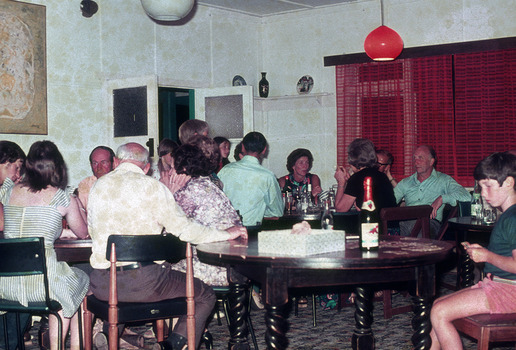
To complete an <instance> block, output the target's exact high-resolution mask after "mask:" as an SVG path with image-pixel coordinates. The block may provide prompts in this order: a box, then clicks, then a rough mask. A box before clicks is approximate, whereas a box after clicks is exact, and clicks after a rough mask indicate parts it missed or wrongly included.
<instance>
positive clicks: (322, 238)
mask: <svg viewBox="0 0 516 350" xmlns="http://www.w3.org/2000/svg"><path fill="white" fill-rule="evenodd" d="M345 244H346V236H345V232H344V231H338V230H335V231H334V230H312V231H311V233H310V234H308V235H301V234H292V233H291V230H274V231H260V232H258V252H259V253H272V254H278V255H288V256H293V255H298V256H299V255H313V254H322V253H329V252H336V251H343V250H344V249H345V247H346V246H345Z"/></svg>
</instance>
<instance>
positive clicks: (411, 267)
mask: <svg viewBox="0 0 516 350" xmlns="http://www.w3.org/2000/svg"><path fill="white" fill-rule="evenodd" d="M452 248H453V244H451V243H448V242H441V241H434V240H428V239H422V238H409V237H400V236H382V237H381V241H380V249H379V250H378V251H377V252H370V253H368V252H362V251H361V250H360V249H359V247H358V239H356V238H355V239H347V240H346V245H345V250H344V251H339V252H333V253H325V254H318V255H308V256H285V255H282V254H271V253H267V254H265V253H263V252H260V250H259V247H258V238H256V237H251V238H249V240H248V241H245V240H241V239H239V240H234V241H226V242H218V243H209V244H200V245H198V246H197V256H198V257H199V259H200V260H201V261H202V262H205V263H209V264H215V265H227V264H229V265H231V266H232V267H233V268H234V269H236V270H237V271H238V272H240V273H241V274H243V275H245V276H247V277H248V278H249V279H251V280H253V281H257V282H259V283H260V284H261V287H262V293H263V299H264V302H265V307H266V316H265V322H266V324H267V330H266V335H265V341H266V344H267V348H268V349H286V348H287V347H288V339H287V336H286V335H287V329H288V323H287V319H286V305H287V303H288V300H289V295H288V290H289V288H302V287H315V286H317V287H319V286H339V285H351V286H354V288H355V293H356V294H357V297H356V299H355V330H354V333H353V336H352V340H351V346H352V348H353V349H374V348H375V340H374V336H373V332H372V330H371V325H372V322H373V317H372V305H373V304H372V298H373V285H374V286H375V287H376V288H378V285H379V284H380V285H382V284H385V285H388V284H389V283H394V282H404V281H411V282H413V285H414V287H415V288H414V295H413V302H414V306H415V308H414V318H413V327H414V335H413V337H412V342H413V344H414V348H415V349H428V348H429V347H430V344H431V341H430V336H429V331H430V328H431V326H430V320H429V316H430V313H429V310H430V306H431V303H432V301H433V298H434V296H435V291H436V272H435V271H436V264H437V263H439V262H440V261H443V260H445V259H447V258H448V257H449V256H450V255H451V251H452ZM285 249H288V247H285ZM383 289H385V288H383ZM231 293H232V294H233V295H232V300H234V302H233V303H232V304H231V310H230V320H231V322H230V323H231V324H232V327H231V329H230V332H231V339H230V341H229V348H231V347H232V346H235V345H237V347H236V348H238V349H241V348H242V349H243V348H246V347H248V345H247V325H246V322H245V320H246V317H247V308H246V302H245V293H246V286H244V285H237V284H232V285H231ZM246 345H247V346H246Z"/></svg>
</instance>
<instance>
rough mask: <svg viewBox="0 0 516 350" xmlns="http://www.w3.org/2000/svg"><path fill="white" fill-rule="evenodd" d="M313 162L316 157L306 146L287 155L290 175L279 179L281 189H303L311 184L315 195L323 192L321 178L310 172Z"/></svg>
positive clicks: (292, 190) (289, 190) (290, 190)
mask: <svg viewBox="0 0 516 350" xmlns="http://www.w3.org/2000/svg"><path fill="white" fill-rule="evenodd" d="M313 162H314V157H313V156H312V153H311V152H310V151H309V150H307V149H305V148H298V149H295V150H293V151H292V152H291V153H290V154H289V155H288V157H287V170H288V175H285V176H282V177H280V178H279V179H278V182H279V185H280V188H281V190H282V191H284V192H286V191H288V192H294V191H303V190H304V188H305V187H307V186H308V184H310V185H311V186H312V195H313V196H314V197H316V196H317V195H318V194H319V193H321V191H322V188H321V179H319V176H317V175H315V174H312V173H310V170H311V169H312V165H313Z"/></svg>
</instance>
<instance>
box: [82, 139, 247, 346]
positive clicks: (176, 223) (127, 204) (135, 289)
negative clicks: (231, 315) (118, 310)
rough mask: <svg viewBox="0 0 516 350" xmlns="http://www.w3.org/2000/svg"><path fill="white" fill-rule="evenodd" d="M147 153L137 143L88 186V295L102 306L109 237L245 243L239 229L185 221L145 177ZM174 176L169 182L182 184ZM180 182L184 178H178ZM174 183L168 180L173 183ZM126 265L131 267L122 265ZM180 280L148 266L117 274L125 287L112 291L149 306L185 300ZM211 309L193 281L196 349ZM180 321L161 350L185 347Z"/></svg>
mask: <svg viewBox="0 0 516 350" xmlns="http://www.w3.org/2000/svg"><path fill="white" fill-rule="evenodd" d="M148 157H149V154H148V151H147V150H146V149H145V148H144V147H143V146H141V145H139V144H137V143H128V144H125V145H122V146H120V147H119V148H118V150H117V154H116V158H115V169H114V170H113V171H112V172H110V173H109V174H106V175H104V176H102V177H101V178H100V179H99V180H98V181H97V182H96V183H95V185H94V186H93V188H92V190H91V193H90V196H89V201H88V230H89V234H90V236H91V239H92V243H93V244H92V255H91V258H90V263H91V265H92V267H93V268H94V269H95V270H94V271H93V272H92V273H91V275H90V280H91V283H90V288H91V290H92V291H93V294H94V295H95V296H96V297H97V298H99V299H101V300H108V281H109V271H108V270H107V268H109V261H108V260H106V258H105V254H106V246H107V239H108V237H109V236H110V235H112V234H120V235H131V234H156V235H158V234H160V233H161V232H162V229H163V228H165V229H166V230H167V232H170V233H172V234H174V235H176V236H178V237H179V238H180V239H181V240H182V241H187V242H191V243H195V244H197V243H206V242H215V241H225V240H230V239H235V238H238V237H243V238H247V231H246V230H245V228H243V227H236V226H234V227H231V228H229V229H228V230H226V231H218V230H215V229H210V228H208V227H204V226H201V225H199V224H196V223H194V222H193V221H190V220H189V219H188V218H186V216H185V215H184V213H183V211H182V210H181V209H180V208H179V206H178V205H177V204H176V202H175V200H174V197H173V195H172V192H171V191H170V190H169V188H167V187H166V186H165V185H164V184H163V183H161V182H159V181H158V180H156V179H154V178H152V177H149V176H147V175H146V173H147V172H148V170H149V168H150V163H149V162H148ZM180 176H181V175H178V178H177V179H176V180H178V181H172V182H171V184H170V188H172V187H173V190H177V186H176V187H174V186H175V184H174V182H179V183H181V182H184V178H183V179H181V178H180ZM182 176H185V175H182ZM173 180H174V179H173ZM127 264H131V263H127ZM185 278H186V277H185V274H184V273H182V272H178V271H175V270H172V269H171V268H170V264H168V263H163V264H160V265H158V264H151V265H147V266H141V267H139V268H138V269H133V270H129V269H127V270H124V271H119V272H117V279H118V281H119V283H121V284H124V285H126V286H130V287H127V288H124V289H122V290H119V291H118V298H119V300H120V301H121V302H152V301H160V300H166V299H172V298H177V297H184V296H186V290H185V288H186V287H185ZM214 304H215V295H214V292H213V290H212V289H211V288H210V287H209V286H207V285H206V284H204V283H203V282H201V281H200V280H198V279H195V311H196V314H195V317H196V344H197V346H198V344H199V341H200V337H201V335H202V334H203V331H204V327H205V323H206V319H207V318H208V316H209V315H210V313H211V311H212V309H213V306H214ZM186 336H187V334H186V316H184V317H180V318H179V321H178V323H177V324H176V326H175V328H174V331H173V333H171V335H170V336H169V337H168V338H167V339H166V340H165V341H164V342H163V343H162V346H163V348H164V349H173V350H175V349H183V348H184V347H185V346H186V345H185V344H186Z"/></svg>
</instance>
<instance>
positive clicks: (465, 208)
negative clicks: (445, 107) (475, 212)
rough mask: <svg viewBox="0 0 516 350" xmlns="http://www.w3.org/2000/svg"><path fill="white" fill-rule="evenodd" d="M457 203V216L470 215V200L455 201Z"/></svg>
mask: <svg viewBox="0 0 516 350" xmlns="http://www.w3.org/2000/svg"><path fill="white" fill-rule="evenodd" d="M457 203H458V204H459V216H461V217H462V216H470V215H471V202H470V201H466V202H462V201H457Z"/></svg>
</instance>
